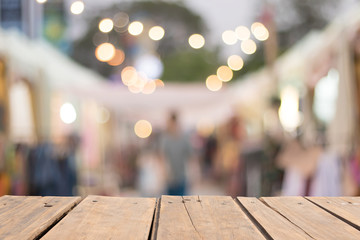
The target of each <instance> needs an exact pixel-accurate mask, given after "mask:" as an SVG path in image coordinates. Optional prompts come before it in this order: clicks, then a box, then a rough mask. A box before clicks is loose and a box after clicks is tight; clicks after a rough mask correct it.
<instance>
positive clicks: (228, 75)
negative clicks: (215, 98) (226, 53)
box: [216, 66, 233, 82]
mask: <svg viewBox="0 0 360 240" xmlns="http://www.w3.org/2000/svg"><path fill="white" fill-rule="evenodd" d="M216 75H217V77H218V78H219V79H220V80H221V81H223V82H228V81H230V80H231V79H232V77H233V72H232V70H231V69H230V68H229V67H228V66H220V67H219V68H218V69H217V71H216Z"/></svg>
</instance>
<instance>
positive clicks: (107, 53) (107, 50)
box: [95, 43, 116, 62]
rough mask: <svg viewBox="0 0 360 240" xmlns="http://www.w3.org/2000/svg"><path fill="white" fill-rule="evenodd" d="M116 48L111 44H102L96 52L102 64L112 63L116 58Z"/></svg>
mask: <svg viewBox="0 0 360 240" xmlns="http://www.w3.org/2000/svg"><path fill="white" fill-rule="evenodd" d="M115 50H116V49H115V47H114V45H112V44H111V43H103V44H100V45H99V46H98V47H97V48H96V50H95V56H96V58H97V60H99V61H101V62H107V61H110V60H111V59H112V58H113V57H114V56H115Z"/></svg>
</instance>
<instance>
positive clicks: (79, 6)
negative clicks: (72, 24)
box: [70, 1, 85, 15]
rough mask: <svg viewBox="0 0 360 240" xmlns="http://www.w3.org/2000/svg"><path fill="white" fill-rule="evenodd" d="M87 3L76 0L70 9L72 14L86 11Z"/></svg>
mask: <svg viewBox="0 0 360 240" xmlns="http://www.w3.org/2000/svg"><path fill="white" fill-rule="evenodd" d="M84 8H85V5H84V3H83V1H75V2H73V3H72V4H71V6H70V11H71V13H72V14H75V15H78V14H81V13H82V12H83V11H84Z"/></svg>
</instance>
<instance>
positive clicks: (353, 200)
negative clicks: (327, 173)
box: [307, 197, 360, 229]
mask: <svg viewBox="0 0 360 240" xmlns="http://www.w3.org/2000/svg"><path fill="white" fill-rule="evenodd" d="M307 199H308V200H310V201H311V202H313V203H315V204H317V205H319V206H321V207H323V208H324V209H326V210H327V211H329V212H331V213H333V214H335V215H337V216H338V217H340V218H343V219H344V220H346V221H348V222H350V223H351V224H353V225H355V226H356V227H357V228H358V229H360V197H307Z"/></svg>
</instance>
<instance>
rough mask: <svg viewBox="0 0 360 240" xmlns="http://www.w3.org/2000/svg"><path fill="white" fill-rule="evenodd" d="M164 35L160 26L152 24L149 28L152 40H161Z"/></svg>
mask: <svg viewBox="0 0 360 240" xmlns="http://www.w3.org/2000/svg"><path fill="white" fill-rule="evenodd" d="M164 35H165V30H164V28H162V27H160V26H154V27H152V28H150V30H149V37H150V38H151V39H152V40H154V41H159V40H161V39H162V38H163V37H164Z"/></svg>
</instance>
